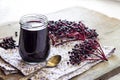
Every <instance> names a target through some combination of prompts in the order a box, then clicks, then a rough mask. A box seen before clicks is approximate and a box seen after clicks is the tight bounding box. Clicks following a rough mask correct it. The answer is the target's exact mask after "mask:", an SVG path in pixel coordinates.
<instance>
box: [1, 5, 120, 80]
mask: <svg viewBox="0 0 120 80" xmlns="http://www.w3.org/2000/svg"><path fill="white" fill-rule="evenodd" d="M47 17H48V19H49V20H58V19H67V20H72V21H82V22H83V23H84V24H85V25H86V26H88V27H90V28H95V29H96V30H97V32H98V33H99V39H100V43H101V45H102V46H103V45H104V46H114V47H115V48H116V51H115V54H114V55H113V56H112V57H110V58H109V61H108V62H102V63H99V64H97V65H96V66H94V67H92V68H91V69H89V70H88V71H86V72H85V73H83V74H80V75H79V76H76V77H74V78H73V79H72V80H93V79H98V80H99V79H102V80H106V79H108V78H109V77H111V76H112V75H115V74H117V73H120V37H119V34H120V20H118V19H115V18H110V17H108V16H106V15H103V14H100V13H98V12H95V11H92V10H88V9H86V8H81V7H74V8H69V9H64V10H61V11H58V12H55V13H52V14H48V15H47ZM15 31H18V32H19V24H18V22H9V23H6V24H3V25H0V38H1V37H6V36H15V35H14V33H15ZM18 38H19V37H17V38H15V39H16V40H17V41H18ZM112 70H113V71H112ZM111 71H112V72H111ZM109 75H110V76H109ZM100 76H102V77H100ZM0 77H3V78H4V79H5V80H18V78H20V77H22V75H20V74H13V75H8V76H5V75H4V74H3V73H2V72H0Z"/></svg>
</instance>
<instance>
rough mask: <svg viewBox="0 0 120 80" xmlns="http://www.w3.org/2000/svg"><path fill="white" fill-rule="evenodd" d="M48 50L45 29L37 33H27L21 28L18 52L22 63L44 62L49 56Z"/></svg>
mask: <svg viewBox="0 0 120 80" xmlns="http://www.w3.org/2000/svg"><path fill="white" fill-rule="evenodd" d="M49 48H50V44H49V37H48V31H47V28H44V29H42V30H37V31H29V30H26V29H23V28H21V32H20V40H19V52H20V55H21V57H22V59H23V60H24V61H27V62H42V61H45V60H46V58H47V57H48V54H49Z"/></svg>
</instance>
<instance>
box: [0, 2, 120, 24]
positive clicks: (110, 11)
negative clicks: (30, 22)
mask: <svg viewBox="0 0 120 80" xmlns="http://www.w3.org/2000/svg"><path fill="white" fill-rule="evenodd" d="M75 6H83V7H86V8H89V9H93V10H95V11H99V12H101V13H103V14H106V15H108V16H111V17H116V18H118V19H120V1H119V0H0V24H1V23H5V22H8V21H18V20H19V19H20V17H21V16H22V15H24V14H30V13H40V14H48V13H52V12H56V11H58V10H61V9H64V8H69V7H75Z"/></svg>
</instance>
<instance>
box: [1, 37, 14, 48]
mask: <svg viewBox="0 0 120 80" xmlns="http://www.w3.org/2000/svg"><path fill="white" fill-rule="evenodd" d="M15 42H16V41H15V40H13V38H12V37H7V38H3V40H2V41H1V42H0V47H2V48H4V49H14V48H15V47H16V45H15Z"/></svg>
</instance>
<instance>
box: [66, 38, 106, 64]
mask: <svg viewBox="0 0 120 80" xmlns="http://www.w3.org/2000/svg"><path fill="white" fill-rule="evenodd" d="M68 54H69V62H68V64H69V63H70V64H72V65H75V64H78V65H79V64H80V63H81V62H82V61H85V60H107V58H106V57H105V55H104V52H103V50H102V48H101V46H100V44H99V43H98V41H97V40H95V39H86V40H84V41H83V42H81V43H80V44H76V45H75V46H74V48H73V49H72V51H71V52H68ZM92 56H94V57H92Z"/></svg>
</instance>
